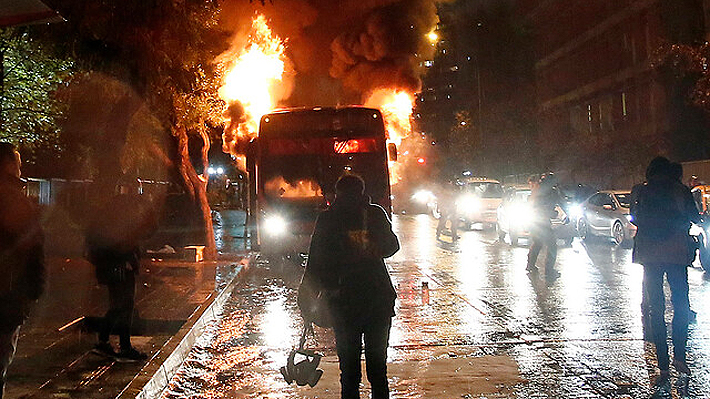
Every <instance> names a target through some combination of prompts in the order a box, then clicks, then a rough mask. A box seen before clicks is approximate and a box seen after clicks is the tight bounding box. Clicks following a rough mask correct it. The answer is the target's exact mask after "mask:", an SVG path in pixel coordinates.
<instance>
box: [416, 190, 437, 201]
mask: <svg viewBox="0 0 710 399" xmlns="http://www.w3.org/2000/svg"><path fill="white" fill-rule="evenodd" d="M412 199H413V200H414V201H416V202H418V203H420V204H428V203H430V202H431V201H432V200H433V199H434V193H432V192H431V191H429V190H419V191H417V192H416V193H414V195H412Z"/></svg>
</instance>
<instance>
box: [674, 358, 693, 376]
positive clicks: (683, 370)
mask: <svg viewBox="0 0 710 399" xmlns="http://www.w3.org/2000/svg"><path fill="white" fill-rule="evenodd" d="M673 368H675V370H676V371H677V372H678V373H680V374H688V375H690V369H689V368H688V364H687V363H686V362H684V361H682V360H676V359H673Z"/></svg>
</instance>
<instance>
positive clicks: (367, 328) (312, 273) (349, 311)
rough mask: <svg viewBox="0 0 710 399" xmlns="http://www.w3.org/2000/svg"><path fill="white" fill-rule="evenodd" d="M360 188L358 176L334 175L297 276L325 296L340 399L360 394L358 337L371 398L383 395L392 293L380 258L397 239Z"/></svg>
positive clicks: (385, 392)
mask: <svg viewBox="0 0 710 399" xmlns="http://www.w3.org/2000/svg"><path fill="white" fill-rule="evenodd" d="M364 192H365V183H364V181H363V180H362V178H360V177H359V176H356V175H344V176H342V177H341V178H340V179H338V181H337V183H336V184H335V201H334V202H333V205H332V206H331V208H330V209H329V210H327V211H325V212H323V213H322V214H320V215H319V217H318V220H317V222H316V227H315V230H314V232H313V237H312V239H311V246H310V252H309V257H308V263H307V265H306V270H305V272H304V276H303V281H304V282H305V281H308V282H309V283H310V284H312V285H313V289H314V290H316V291H320V292H323V293H324V294H325V298H327V305H328V308H329V310H330V314H331V318H332V324H333V330H334V332H335V343H336V351H337V353H338V361H339V364H340V385H341V398H342V399H356V398H359V397H360V381H361V379H362V372H361V366H360V357H361V353H362V342H363V339H364V342H365V365H366V371H367V380H368V381H369V382H370V385H371V386H372V398H373V399H386V398H389V387H388V384H387V347H388V345H389V332H390V327H391V323H392V317H393V316H394V304H395V299H396V297H397V294H396V292H395V290H394V287H393V286H392V282H391V279H390V276H389V273H388V271H387V267H386V266H385V262H384V258H387V257H390V256H392V255H394V254H395V253H396V252H397V251H398V250H399V241H398V239H397V236H396V235H395V234H394V232H393V231H392V224H391V222H390V220H389V218H388V217H387V214H386V213H385V211H384V209H382V207H380V206H379V205H375V204H370V201H369V198H368V197H367V196H365V195H364Z"/></svg>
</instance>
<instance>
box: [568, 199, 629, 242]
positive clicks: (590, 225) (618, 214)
mask: <svg viewBox="0 0 710 399" xmlns="http://www.w3.org/2000/svg"><path fill="white" fill-rule="evenodd" d="M630 197H631V192H630V191H624V190H605V191H600V192H598V193H596V194H594V195H592V196H591V197H589V198H588V199H587V200H586V201H584V202H583V203H582V204H581V205H580V210H579V218H578V219H577V233H578V234H579V237H580V238H582V239H583V240H587V239H588V238H590V237H591V236H600V237H607V238H611V240H612V241H613V242H614V244H616V245H625V244H629V243H630V242H631V239H632V238H633V237H634V235H636V226H634V225H633V224H632V223H631V215H630V214H629V211H630V206H631V202H630Z"/></svg>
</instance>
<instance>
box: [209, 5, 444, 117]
mask: <svg viewBox="0 0 710 399" xmlns="http://www.w3.org/2000/svg"><path fill="white" fill-rule="evenodd" d="M255 13H262V14H264V15H265V16H266V17H267V18H268V20H269V25H270V26H271V28H272V29H273V30H274V32H275V33H276V34H278V35H279V36H281V37H283V38H286V40H287V41H286V47H287V55H288V58H289V59H290V60H291V62H292V63H293V67H294V72H295V82H294V89H293V90H292V92H291V93H290V95H289V96H288V97H287V98H285V99H283V100H282V101H281V102H280V104H279V105H280V106H315V105H324V106H327V105H336V104H344V103H362V102H363V101H364V100H365V99H366V98H367V96H368V94H369V93H370V92H372V91H374V90H376V89H378V88H383V87H387V88H398V89H402V90H406V91H408V92H410V93H411V92H415V91H417V90H418V89H419V88H420V87H421V81H420V74H421V72H422V68H421V67H420V63H421V62H423V61H424V60H425V59H427V58H428V57H430V56H431V55H432V54H431V52H432V51H433V50H434V48H433V46H431V44H430V43H429V42H428V40H427V38H426V34H427V33H428V32H430V31H431V30H432V29H434V28H435V26H436V23H437V15H436V6H435V2H434V1H433V0H399V1H396V0H343V1H331V0H274V1H273V2H266V4H265V5H261V3H260V2H258V1H255V2H252V3H247V2H244V1H242V0H232V1H231V2H227V3H225V4H224V7H223V17H222V18H223V21H222V22H223V24H224V25H225V26H226V27H227V28H229V29H232V30H233V31H234V32H235V37H238V38H239V37H241V39H237V42H239V40H242V41H245V39H244V38H245V37H246V34H245V31H246V29H245V27H249V26H250V20H251V18H252V17H253V16H254V15H255Z"/></svg>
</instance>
